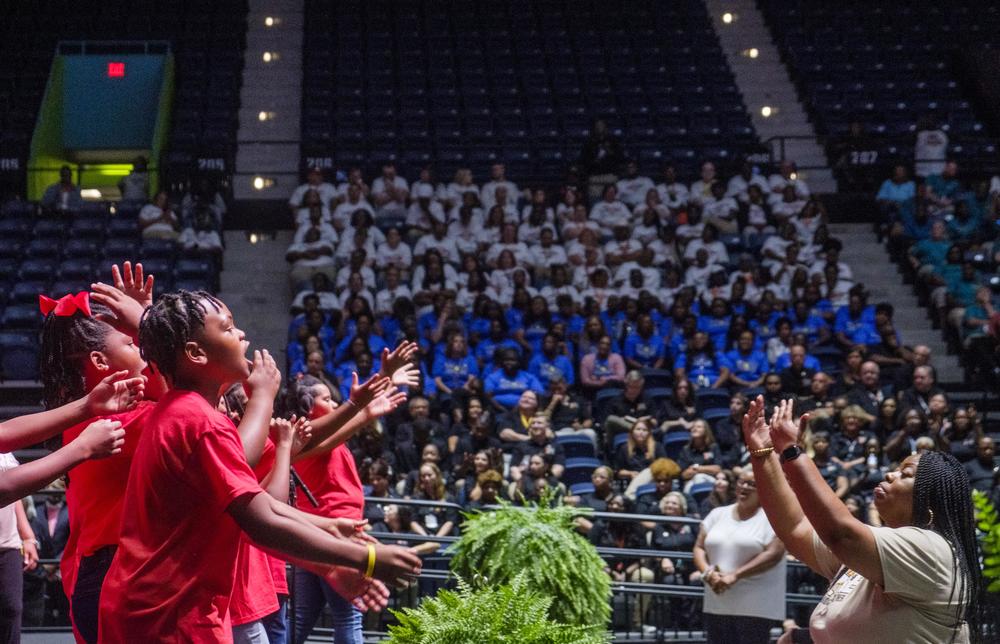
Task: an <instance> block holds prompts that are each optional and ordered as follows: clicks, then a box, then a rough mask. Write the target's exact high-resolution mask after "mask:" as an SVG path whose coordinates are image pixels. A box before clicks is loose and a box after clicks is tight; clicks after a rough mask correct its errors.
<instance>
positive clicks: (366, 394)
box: [349, 372, 391, 410]
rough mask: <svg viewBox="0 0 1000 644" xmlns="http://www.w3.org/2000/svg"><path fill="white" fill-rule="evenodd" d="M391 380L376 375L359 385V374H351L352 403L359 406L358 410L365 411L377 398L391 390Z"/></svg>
mask: <svg viewBox="0 0 1000 644" xmlns="http://www.w3.org/2000/svg"><path fill="white" fill-rule="evenodd" d="M390 384H391V382H390V379H389V378H387V377H385V376H380V375H378V374H375V375H374V376H372V377H371V378H369V379H368V380H365V381H364V382H363V383H361V384H358V374H357V372H352V373H351V395H350V398H349V400H350V402H351V403H353V404H354V405H357V407H358V409H359V410H360V409H364V408H365V407H366V406H367V405H368V403H370V402H371V401H372V399H373V398H375V396H377V395H379V394H380V393H382V392H383V391H385V390H386V389H388V388H389V385H390Z"/></svg>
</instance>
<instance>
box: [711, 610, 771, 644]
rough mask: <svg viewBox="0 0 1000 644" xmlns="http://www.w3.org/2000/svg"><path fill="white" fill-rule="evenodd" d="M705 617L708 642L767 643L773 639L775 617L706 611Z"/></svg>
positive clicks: (726, 643)
mask: <svg viewBox="0 0 1000 644" xmlns="http://www.w3.org/2000/svg"><path fill="white" fill-rule="evenodd" d="M703 619H704V622H705V639H706V641H707V642H708V644H767V643H768V642H770V641H771V625H772V624H774V620H773V619H767V618H765V617H745V616H743V615H715V614H713V613H705V615H704V617H703Z"/></svg>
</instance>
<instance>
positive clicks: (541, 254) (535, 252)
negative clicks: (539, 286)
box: [528, 226, 568, 281]
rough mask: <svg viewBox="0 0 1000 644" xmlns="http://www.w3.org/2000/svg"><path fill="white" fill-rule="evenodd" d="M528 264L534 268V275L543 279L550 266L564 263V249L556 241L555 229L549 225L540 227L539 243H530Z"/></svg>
mask: <svg viewBox="0 0 1000 644" xmlns="http://www.w3.org/2000/svg"><path fill="white" fill-rule="evenodd" d="M528 252H529V257H530V259H529V261H530V266H531V267H532V268H533V269H534V272H535V276H536V278H538V279H539V280H542V281H544V280H545V279H546V278H547V277H548V274H549V269H550V268H551V267H552V266H557V265H560V264H565V263H566V262H567V261H568V260H567V259H566V250H565V249H564V248H563V247H562V244H557V243H556V231H555V230H554V229H553V228H552V227H551V226H545V227H544V228H542V234H541V239H540V241H539V243H537V244H534V245H532V246H531V247H530V248H529V249H528Z"/></svg>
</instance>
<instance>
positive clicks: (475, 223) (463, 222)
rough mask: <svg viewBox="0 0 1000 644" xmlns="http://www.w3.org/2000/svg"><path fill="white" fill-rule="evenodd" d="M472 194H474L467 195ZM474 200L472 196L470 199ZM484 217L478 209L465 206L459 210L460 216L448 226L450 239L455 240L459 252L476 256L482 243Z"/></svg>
mask: <svg viewBox="0 0 1000 644" xmlns="http://www.w3.org/2000/svg"><path fill="white" fill-rule="evenodd" d="M467 194H470V195H471V194H472V193H467ZM471 198H473V197H471V196H470V199H471ZM482 231H483V217H482V215H481V214H480V213H479V209H478V208H473V207H472V206H469V205H465V206H462V207H461V208H459V209H458V216H457V217H455V218H454V219H452V221H450V222H449V224H448V237H449V238H451V239H453V240H455V246H456V247H457V248H458V252H460V253H462V254H463V255H468V254H475V253H476V252H478V250H479V246H480V242H481V241H482Z"/></svg>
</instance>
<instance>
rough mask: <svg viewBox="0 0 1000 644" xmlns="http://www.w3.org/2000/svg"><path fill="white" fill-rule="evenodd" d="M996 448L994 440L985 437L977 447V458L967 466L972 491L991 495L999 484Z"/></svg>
mask: <svg viewBox="0 0 1000 644" xmlns="http://www.w3.org/2000/svg"><path fill="white" fill-rule="evenodd" d="M995 452H996V446H995V445H994V443H993V439H992V438H990V437H989V436H983V437H982V438H980V439H979V443H978V444H977V445H976V458H974V459H973V460H971V461H969V462H968V463H966V464H965V471H966V473H967V474H968V475H969V483H970V484H971V485H972V489H974V490H979V491H980V492H985V493H986V494H989V493H990V492H991V491H992V490H993V488H994V486H996V483H997V462H996V456H995Z"/></svg>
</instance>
